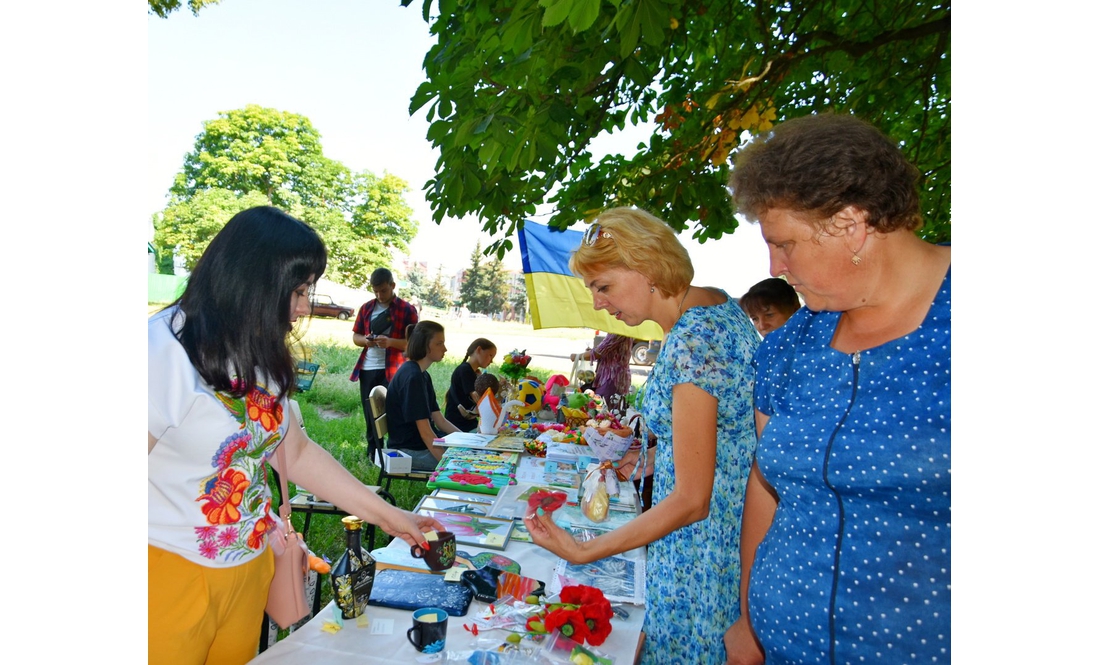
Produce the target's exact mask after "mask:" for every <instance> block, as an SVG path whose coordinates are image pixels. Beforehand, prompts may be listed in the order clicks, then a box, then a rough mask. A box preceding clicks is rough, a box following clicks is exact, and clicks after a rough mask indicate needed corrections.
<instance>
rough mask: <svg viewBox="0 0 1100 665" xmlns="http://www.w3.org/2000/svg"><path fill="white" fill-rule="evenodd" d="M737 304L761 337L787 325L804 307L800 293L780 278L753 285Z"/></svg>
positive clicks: (770, 278)
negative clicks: (800, 300)
mask: <svg viewBox="0 0 1100 665" xmlns="http://www.w3.org/2000/svg"><path fill="white" fill-rule="evenodd" d="M737 304H738V305H740V306H741V309H743V310H745V313H746V314H748V315H749V320H750V321H752V325H754V326H756V331H757V332H759V333H760V336H761V337H763V336H764V335H767V334H768V333H770V332H771V331H773V330H775V329H776V328H778V327H779V326H781V325H783V324H784V323H786V322H787V319H789V318H791V315H792V314H794V313H795V312H797V311H798V308H799V307H802V303H800V302H798V292H796V291H795V290H794V288H792V287H791V285H790V284H788V283H787V282H785V281H783V280H781V279H779V278H778V277H769V278H768V279H765V280H763V281H760V282H757V283H756V284H753V285H752V286H751V287H750V288H749V290H748V291H746V292H745V295H743V296H741V299H740V300H738V301H737Z"/></svg>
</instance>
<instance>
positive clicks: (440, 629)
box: [405, 607, 447, 653]
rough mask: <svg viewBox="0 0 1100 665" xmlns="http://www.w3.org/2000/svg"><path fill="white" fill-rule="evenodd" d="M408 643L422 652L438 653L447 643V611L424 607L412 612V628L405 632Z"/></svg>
mask: <svg viewBox="0 0 1100 665" xmlns="http://www.w3.org/2000/svg"><path fill="white" fill-rule="evenodd" d="M405 637H407V638H408V640H409V643H410V644H412V645H413V646H414V647H416V650H417V651H421V652H423V653H439V652H440V651H443V646H444V645H445V644H446V643H447V612H446V610H441V609H439V608H438V607H424V608H421V609H419V610H416V611H415V612H413V625H412V628H410V629H409V630H408V632H406V633H405Z"/></svg>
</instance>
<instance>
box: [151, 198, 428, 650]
mask: <svg viewBox="0 0 1100 665" xmlns="http://www.w3.org/2000/svg"><path fill="white" fill-rule="evenodd" d="M326 263H327V258H326V252H325V245H324V243H323V242H322V241H321V238H320V237H319V236H318V235H317V233H316V232H315V231H314V230H313V229H311V228H310V227H308V226H306V225H305V224H303V223H302V222H300V221H298V220H297V219H294V218H293V217H291V216H290V215H287V214H286V213H284V212H282V211H280V210H278V209H276V208H272V207H268V206H262V207H256V208H250V209H248V210H245V211H243V212H240V213H238V214H237V215H234V217H233V218H232V219H231V220H229V223H228V224H226V226H225V228H224V229H222V230H221V231H220V232H219V233H218V235H217V236H215V237H214V239H213V240H212V241H211V242H210V246H209V247H208V248H207V250H206V251H205V252H204V253H203V255H202V257H201V258H200V259H199V262H198V264H197V265H196V266H195V269H194V271H193V272H192V274H191V277H190V279H189V280H188V283H187V288H186V289H185V291H184V293H183V295H182V296H181V297H180V298H179V300H177V301H176V302H175V303H173V304H172V305H171V306H169V307H167V308H165V309H164V310H162V311H161V312H158V313H157V314H155V315H153V316H152V317H151V318H150V319H149V662H151V663H168V662H170V663H207V662H208V663H245V662H247V661H248V660H250V659H251V658H252V657H253V656H255V654H256V647H257V645H258V644H259V636H260V624H261V621H260V620H261V617H262V615H263V611H264V606H265V604H266V600H267V592H268V587H269V586H270V582H271V576H272V573H273V571H274V562H273V557H272V554H271V553H270V552H269V550H268V547H267V534H268V532H270V531H271V530H272V529H273V528H274V526H275V519H276V516H275V515H274V513H273V511H272V505H271V503H272V500H271V494H270V492H269V490H268V487H267V482H266V468H265V466H264V463H265V462H268V463H273V462H274V460H273V459H271V458H272V455H273V454H274V451H275V448H276V447H277V446H278V445H285V446H286V461H287V465H288V467H289V468H287V469H279V471H280V472H281V473H284V474H286V476H287V478H288V479H289V480H290V481H291V482H293V483H295V484H296V485H298V486H300V487H302V488H305V489H306V490H308V491H310V492H312V493H313V494H315V495H317V496H318V497H321V498H323V499H325V500H327V501H330V502H332V503H334V504H336V505H337V506H340V507H341V509H343V510H346V511H348V512H349V513H353V514H355V515H358V516H360V517H362V518H363V519H365V520H367V521H369V522H371V523H374V524H377V525H379V526H380V527H382V529H383V530H384V531H385V532H386V533H388V534H390V535H392V536H396V537H398V538H401V539H402V540H404V541H406V542H408V543H409V544H414V543H423V541H424V538H423V536H422V535H421V531H422V530H426V529H429V528H435V529H442V525H440V524H438V523H436V522H435V521H434V520H427V519H425V518H422V517H418V516H415V515H412V514H410V513H408V512H406V511H403V510H400V509H397V508H394V507H392V506H390V505H389V504H387V503H386V502H385V501H383V500H382V499H380V498H379V497H378V495H377V494H375V493H374V492H372V491H371V490H369V489H368V488H367V487H366V486H364V485H363V484H362V483H361V482H359V481H358V480H356V479H355V477H353V476H352V475H351V474H350V473H348V471H347V470H346V469H344V468H343V467H342V466H341V465H340V463H339V462H337V461H336V460H335V459H333V458H332V456H331V455H329V454H328V453H327V452H326V451H325V450H324V449H323V448H321V447H320V446H318V445H317V444H316V443H314V442H313V441H311V440H310V439H309V438H308V437H307V436H306V434H305V432H303V431H302V428H301V427H300V426H299V424H298V421H297V419H295V418H293V417H287V416H288V414H289V404H288V401H287V397H288V395H289V393H290V392H291V391H292V390H293V388H294V386H295V385H296V380H297V374H296V370H295V363H294V360H293V358H292V357H291V354H290V349H289V348H288V346H287V336H288V335H289V334H290V332H291V331H292V329H293V326H294V323H295V321H297V319H298V317H300V316H308V315H309V313H310V302H309V294H310V290H311V289H312V288H313V284H314V283H315V282H316V280H317V278H319V277H320V276H321V274H322V273H324V271H325V266H326ZM273 465H274V466H276V467H277V464H273Z"/></svg>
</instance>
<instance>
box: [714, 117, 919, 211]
mask: <svg viewBox="0 0 1100 665" xmlns="http://www.w3.org/2000/svg"><path fill="white" fill-rule="evenodd" d="M919 176H920V173H919V171H917V169H916V167H914V166H913V165H912V164H910V163H909V161H908V160H906V159H905V155H903V154H902V152H901V150H900V149H898V147H897V145H896V144H894V143H893V142H892V141H891V140H890V139H889V138H887V137H886V135H885V134H883V133H882V132H880V131H879V130H878V129H876V128H875V127H874V126H873V125H871V124H870V123H867V122H865V121H863V120H860V119H859V118H856V117H855V116H851V115H843V114H835V113H823V114H819V115H807V116H803V117H801V118H794V119H793V120H787V121H786V122H783V123H780V124H778V125H776V127H775V129H774V130H773V131H772V133H771V135H770V136H767V137H760V138H757V139H756V140H754V141H753V142H752V143H750V144H749V145H748V146H747V147H745V148H744V149H743V150H741V151H739V152H738V154H737V156H736V158H735V161H734V168H733V174H732V175H731V176H730V188H731V189H732V190H733V203H734V206H735V207H736V208H737V210H738V211H739V212H741V213H742V214H744V215H745V216H747V217H749V218H751V219H759V218H760V216H761V215H763V214H764V213H765V212H766V211H768V210H770V209H772V208H787V209H790V210H793V211H795V212H802V213H809V215H810V216H812V217H817V218H819V219H826V218H829V217H832V216H833V215H835V214H836V213H837V212H839V211H840V210H842V209H843V208H844V207H846V206H849V205H852V206H855V207H857V208H859V209H861V210H863V211H864V212H866V213H867V220H866V221H867V225H868V226H870V227H871V228H873V229H875V230H877V231H882V232H890V231H896V230H898V229H908V230H910V231H913V230H916V229H918V228H920V226H921V223H922V220H921V212H920V195H919V193H918V191H917V179H918V177H919Z"/></svg>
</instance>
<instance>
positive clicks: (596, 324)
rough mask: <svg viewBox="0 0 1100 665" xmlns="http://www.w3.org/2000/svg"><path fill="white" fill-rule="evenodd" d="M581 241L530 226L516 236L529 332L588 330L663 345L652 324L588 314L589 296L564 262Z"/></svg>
mask: <svg viewBox="0 0 1100 665" xmlns="http://www.w3.org/2000/svg"><path fill="white" fill-rule="evenodd" d="M581 235H582V234H581V232H580V231H562V230H559V229H557V228H551V227H549V226H546V225H545V224H536V223H535V222H532V221H530V220H526V221H524V223H523V228H522V229H520V230H519V250H520V256H521V257H522V259H523V279H524V281H525V282H526V284H527V302H528V303H529V305H530V307H531V322H532V323H533V325H534V327H535V329H536V330H538V329H540V328H593V329H595V330H601V331H606V332H612V333H618V334H620V335H626V336H628V337H634V338H636V339H646V340H648V339H663V338H664V331H662V330H661V326H659V325H657V324H656V323H655V322H653V321H646V322H645V323H643V324H641V325H639V326H628V325H626V324H624V323H623V322H622V321H619V320H618V319H616V318H614V317H612V316H611V315H610V314H608V313H607V312H604V311H596V310H595V309H593V308H592V293H591V292H590V291H589V290H588V287H586V286H585V285H584V282H583V281H581V279H580V278H579V277H576V276H574V275H573V272H572V271H571V270H569V258H570V257H571V256H572V255H573V252H574V251H575V250H576V249H577V248H578V247H580V245H581Z"/></svg>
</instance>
